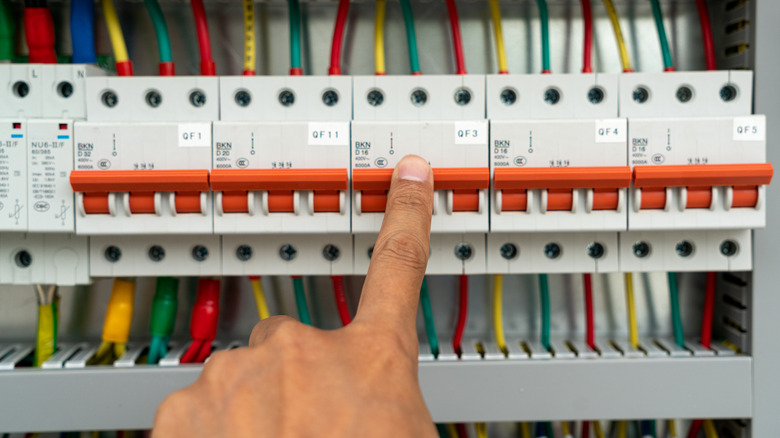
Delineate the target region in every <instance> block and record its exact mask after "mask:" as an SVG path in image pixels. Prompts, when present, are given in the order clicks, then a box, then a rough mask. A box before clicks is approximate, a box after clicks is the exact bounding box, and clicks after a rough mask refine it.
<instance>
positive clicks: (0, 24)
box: [0, 0, 14, 61]
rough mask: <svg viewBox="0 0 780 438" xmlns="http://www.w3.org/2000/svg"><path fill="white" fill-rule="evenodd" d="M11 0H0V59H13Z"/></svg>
mask: <svg viewBox="0 0 780 438" xmlns="http://www.w3.org/2000/svg"><path fill="white" fill-rule="evenodd" d="M10 6H11V2H10V1H8V0H0V61H11V60H12V59H14V20H13V16H12V15H11V7H10Z"/></svg>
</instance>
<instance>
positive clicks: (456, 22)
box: [447, 0, 466, 75]
mask: <svg viewBox="0 0 780 438" xmlns="http://www.w3.org/2000/svg"><path fill="white" fill-rule="evenodd" d="M447 12H449V14H450V28H451V29H452V46H453V49H454V50H455V65H456V67H457V72H458V74H459V75H465V74H466V60H465V59H464V58H463V41H462V39H461V37H460V19H459V18H458V7H457V6H456V5H455V0H447Z"/></svg>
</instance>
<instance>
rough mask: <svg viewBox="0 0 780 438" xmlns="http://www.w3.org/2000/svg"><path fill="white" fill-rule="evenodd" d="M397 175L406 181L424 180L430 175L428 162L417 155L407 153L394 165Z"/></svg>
mask: <svg viewBox="0 0 780 438" xmlns="http://www.w3.org/2000/svg"><path fill="white" fill-rule="evenodd" d="M396 167H397V169H398V177H399V178H401V179H405V180H407V181H417V182H425V181H428V175H430V166H429V165H428V162H427V161H425V160H423V159H422V158H420V157H418V156H417V155H407V156H405V157H403V158H402V159H401V161H400V162H399V163H398V166H396Z"/></svg>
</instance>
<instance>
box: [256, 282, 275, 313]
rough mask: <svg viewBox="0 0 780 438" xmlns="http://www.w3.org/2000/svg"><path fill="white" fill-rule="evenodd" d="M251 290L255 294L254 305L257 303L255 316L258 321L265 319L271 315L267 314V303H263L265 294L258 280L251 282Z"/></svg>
mask: <svg viewBox="0 0 780 438" xmlns="http://www.w3.org/2000/svg"><path fill="white" fill-rule="evenodd" d="M252 290H253V291H254V293H255V303H257V314H258V315H259V316H260V319H261V320H262V319H266V318H268V317H269V316H271V314H270V313H269V312H268V303H266V301H265V292H263V283H262V282H260V279H259V278H258V279H256V280H255V279H253V280H252Z"/></svg>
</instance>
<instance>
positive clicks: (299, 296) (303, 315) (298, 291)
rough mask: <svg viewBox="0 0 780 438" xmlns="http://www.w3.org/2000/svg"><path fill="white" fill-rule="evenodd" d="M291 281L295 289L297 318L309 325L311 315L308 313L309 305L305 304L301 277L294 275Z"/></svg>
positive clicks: (304, 291)
mask: <svg viewBox="0 0 780 438" xmlns="http://www.w3.org/2000/svg"><path fill="white" fill-rule="evenodd" d="M292 281H293V289H294V291H295V305H296V306H297V307H298V319H300V320H301V322H302V323H304V324H306V325H311V315H310V314H309V305H308V304H306V289H305V288H304V287H303V278H302V277H301V276H294V277H293V278H292Z"/></svg>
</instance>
